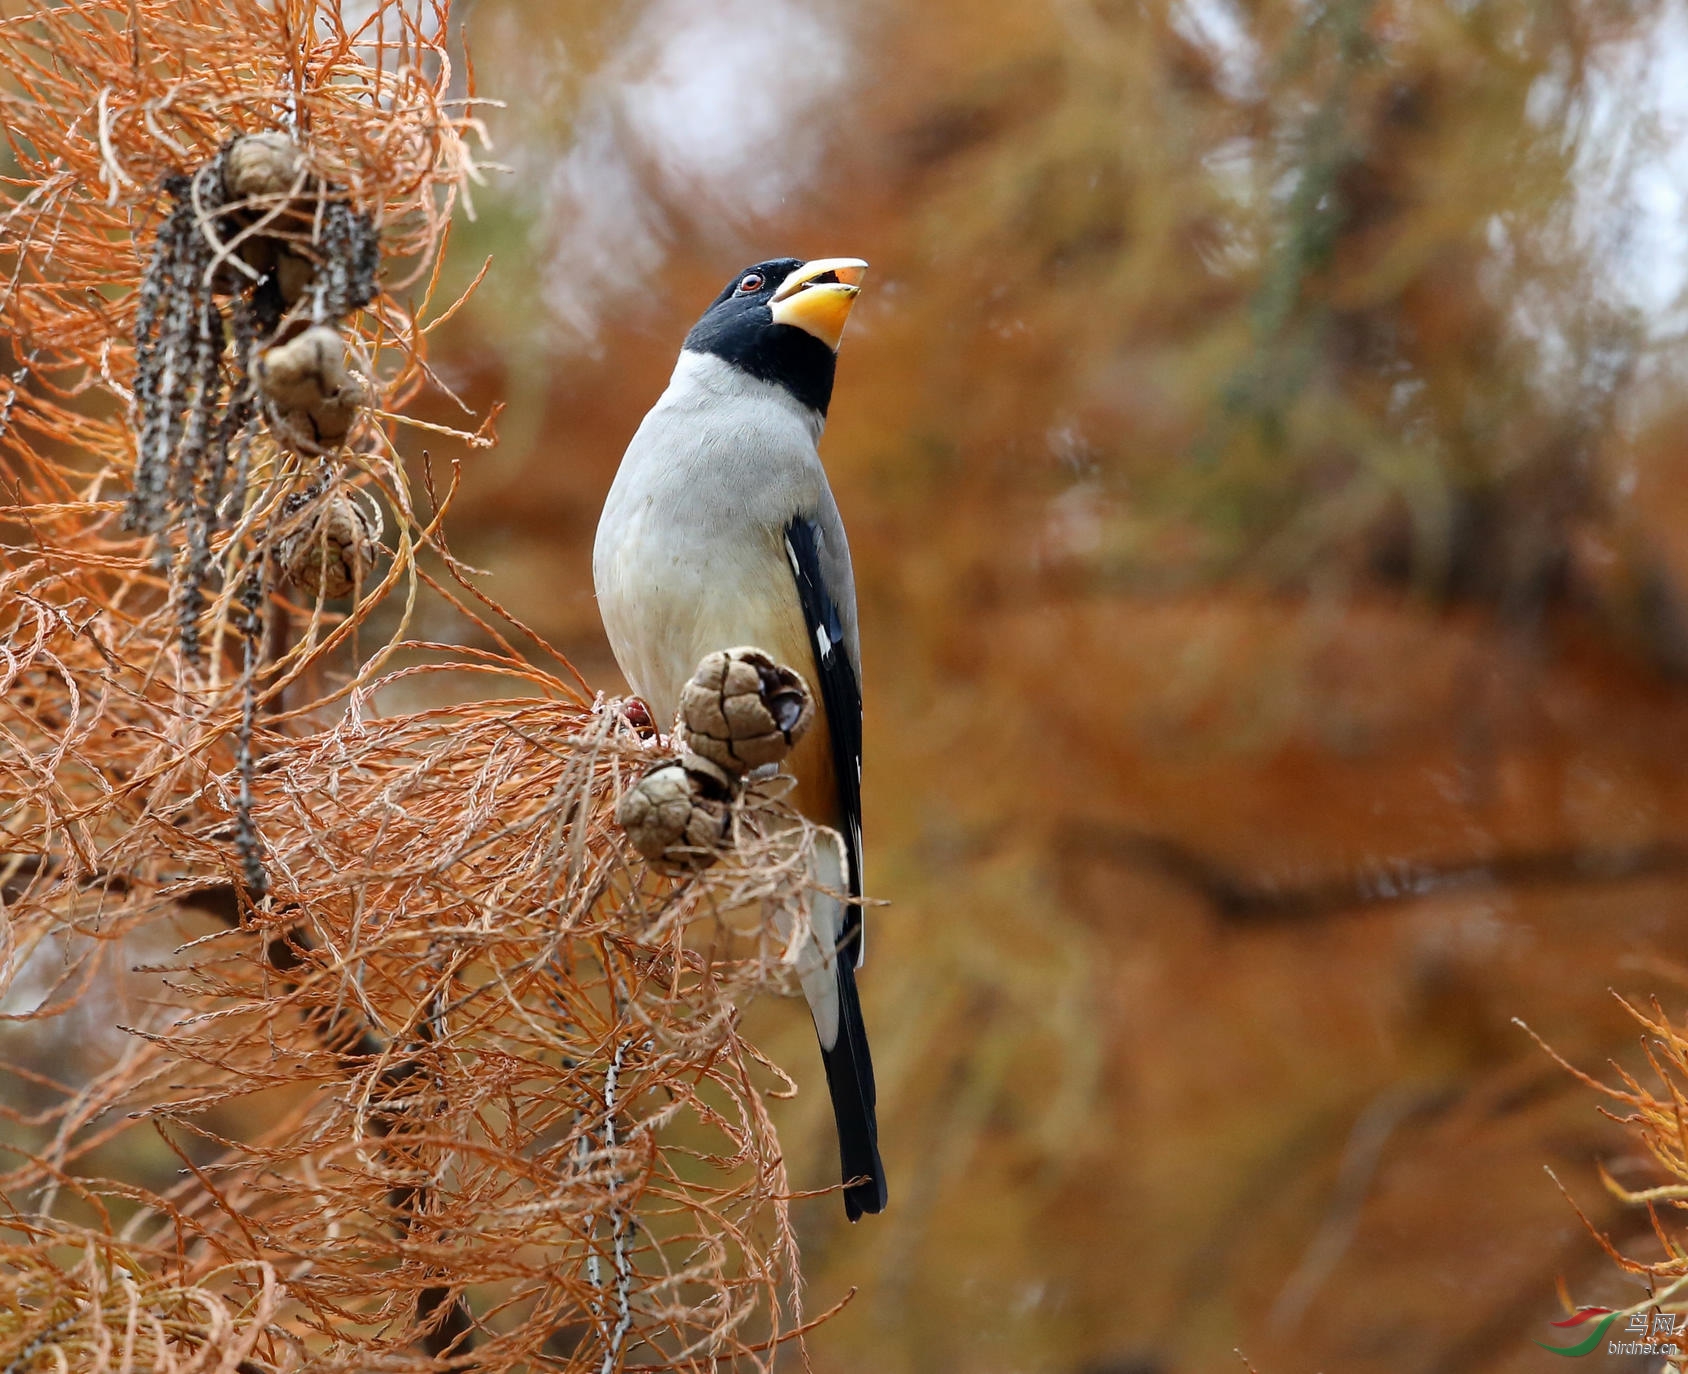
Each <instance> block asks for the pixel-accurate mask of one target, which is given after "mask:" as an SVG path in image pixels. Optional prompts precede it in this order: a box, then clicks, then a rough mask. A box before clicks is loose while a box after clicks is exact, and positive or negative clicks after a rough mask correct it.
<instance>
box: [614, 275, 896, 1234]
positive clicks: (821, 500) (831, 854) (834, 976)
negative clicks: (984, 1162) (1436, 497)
mask: <svg viewBox="0 0 1688 1374" xmlns="http://www.w3.org/2000/svg"><path fill="white" fill-rule="evenodd" d="M866 271H867V264H866V263H865V262H862V261H861V260H860V259H857V258H821V259H817V260H815V261H812V262H801V261H799V260H798V259H796V258H777V259H774V260H773V261H770V262H760V263H757V264H756V266H754V267H747V268H746V269H745V270H744V271H742V272H740V273H739V274H738V275H737V276H736V277H734V278H733V280H732V281H731V282H730V283H728V285H727V288H726V290H724V291H722V292H721V294H720V295H719V296H717V297H716V299H715V302H714V304H712V305H711V306H710V307H709V309H708V310H706V311H704V313H703V318H702V319H700V320H699V321H698V322H697V324H696V325H695V326H693V328H692V331H691V332H690V333H689V334H687V335H686V341H685V344H684V345H683V346H682V348H681V350H680V361H679V363H678V365H676V367H675V369H674V375H673V378H672V379H671V380H670V381H669V384H668V389H667V390H666V391H664V392H663V393H662V397H661V399H659V400H658V401H657V403H656V405H655V406H653V407H652V408H651V411H650V413H649V414H648V415H646V416H645V419H644V422H643V423H642V424H641V425H640V426H639V429H638V432H637V433H636V434H635V435H634V436H633V442H632V443H631V444H629V445H628V447H627V453H626V454H625V456H624V457H623V458H622V460H621V467H620V469H619V470H618V471H617V473H616V476H615V482H614V484H613V485H612V486H611V487H610V493H609V497H608V499H607V500H606V501H605V502H604V513H603V516H602V517H601V518H600V519H599V521H598V537H597V542H596V544H595V546H594V548H593V553H592V576H593V581H594V583H595V584H596V586H597V592H598V607H599V610H600V612H601V613H602V615H603V618H604V628H605V630H606V631H608V633H609V640H610V647H611V648H612V649H613V650H614V651H615V658H616V662H617V663H619V664H620V665H621V670H622V672H623V673H625V674H626V676H627V681H628V683H629V685H630V686H631V687H632V688H633V690H634V692H636V693H637V694H638V695H639V696H641V697H643V698H644V699H645V701H646V702H647V703H648V704H649V706H650V708H651V713H652V715H653V717H654V718H655V720H656V721H657V722H658V723H659V724H666V723H667V722H671V721H672V720H673V719H674V714H675V711H676V709H677V708H678V706H679V700H680V689H681V688H682V687H683V686H684V685H685V682H686V680H687V679H688V678H689V677H690V676H691V674H692V672H693V670H694V669H695V668H696V667H697V664H698V661H699V660H700V659H702V658H703V657H704V656H705V655H707V654H710V653H714V652H715V651H716V650H719V649H728V648H732V647H734V646H737V645H745V644H753V645H756V646H757V647H759V648H762V649H765V650H766V651H767V652H769V653H771V654H772V655H773V656H774V657H775V658H776V659H778V660H779V661H780V662H782V663H788V664H790V665H792V666H793V667H795V668H797V669H799V670H800V671H802V672H803V673H804V675H805V676H809V677H810V680H811V682H813V683H816V684H818V686H819V694H820V700H819V702H818V708H819V709H818V710H817V712H816V722H815V725H814V727H812V728H811V729H810V731H809V732H808V734H806V735H805V736H803V738H802V739H801V740H800V741H799V742H798V745H797V747H796V748H795V749H794V750H793V751H792V754H791V756H790V758H789V759H788V760H787V761H786V764H785V767H786V769H787V771H789V772H791V773H792V774H793V775H794V776H795V778H796V780H797V783H796V787H795V789H794V791H793V794H792V800H793V803H794V805H795V806H796V807H797V809H798V810H799V811H800V812H801V813H802V814H803V815H804V816H806V817H808V818H809V819H810V820H812V821H814V822H816V823H818V824H821V825H826V826H830V827H832V828H833V829H834V830H836V831H837V832H838V833H839V835H841V836H842V837H843V841H844V844H843V854H842V856H841V855H840V854H839V852H838V849H837V847H836V846H835V845H830V844H827V843H825V842H824V839H823V842H822V843H820V844H817V845H816V846H815V851H814V853H815V861H814V872H813V874H812V876H813V879H814V884H815V886H816V888H818V889H830V890H831V891H832V892H839V893H843V892H847V893H849V894H850V895H851V896H852V897H855V898H859V897H860V896H861V894H862V824H861V761H862V698H861V647H860V642H859V639H858V637H857V633H856V584H855V579H854V576H853V575H852V573H851V571H850V547H849V545H848V544H847V543H846V542H845V539H844V523H843V521H842V520H841V519H840V518H839V515H838V506H837V504H836V503H835V502H834V500H833V498H832V489H831V488H830V487H829V486H828V485H827V480H826V470H825V469H824V468H823V467H822V466H821V460H820V454H819V452H818V451H817V448H816V445H817V444H818V442H819V440H820V437H821V429H822V427H823V426H824V425H825V423H826V412H827V406H828V404H829V403H830V401H831V400H832V380H833V373H834V370H835V367H836V364H837V356H838V342H839V339H840V338H841V337H842V336H843V333H844V324H845V321H846V320H847V319H848V318H849V314H850V307H851V306H852V305H853V304H854V303H855V299H856V294H857V292H858V291H859V290H860V289H861V282H862V278H863V276H864V275H865V273H866ZM810 923H811V926H812V932H811V933H812V936H813V939H812V942H805V944H804V947H803V953H802V955H801V957H800V958H799V960H798V965H797V971H798V975H799V978H800V981H801V982H802V985H803V993H804V996H805V998H806V999H807V1000H808V1003H809V1010H810V1012H811V1014H812V1016H813V1018H814V1022H815V1033H816V1035H817V1036H818V1037H819V1039H820V1044H821V1057H822V1059H823V1060H824V1061H825V1063H826V1080H827V1087H828V1090H829V1091H830V1094H831V1097H832V1112H833V1117H834V1119H835V1120H836V1122H837V1125H838V1149H839V1154H840V1157H841V1162H842V1167H843V1177H844V1183H845V1188H844V1208H845V1211H846V1212H847V1213H848V1214H849V1217H850V1220H851V1221H854V1220H856V1218H858V1217H859V1216H861V1214H862V1213H863V1212H877V1211H880V1210H881V1209H882V1208H883V1207H884V1206H885V1169H884V1166H883V1165H882V1164H881V1163H880V1159H879V1126H878V1122H877V1119H876V1117H875V1114H874V1086H873V1060H872V1058H871V1057H870V1056H869V1054H868V1045H867V1032H866V1030H865V1029H864V1028H863V1026H862V1008H861V1002H860V1000H859V998H858V997H857V995H856V969H857V968H858V967H859V966H860V964H861V959H862V912H861V907H860V906H859V905H854V904H850V903H846V902H842V901H839V900H838V899H837V898H834V897H829V896H827V895H826V894H825V892H824V891H814V892H812V893H811V895H810Z"/></svg>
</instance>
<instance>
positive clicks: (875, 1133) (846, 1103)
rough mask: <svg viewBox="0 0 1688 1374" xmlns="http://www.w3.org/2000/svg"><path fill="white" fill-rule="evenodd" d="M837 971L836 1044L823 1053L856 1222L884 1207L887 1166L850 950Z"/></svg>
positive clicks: (848, 1207) (847, 1198) (848, 1204)
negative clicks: (881, 1154) (882, 1159)
mask: <svg viewBox="0 0 1688 1374" xmlns="http://www.w3.org/2000/svg"><path fill="white" fill-rule="evenodd" d="M834 966H835V967H836V969H837V971H838V1043H837V1044H835V1045H834V1046H833V1047H832V1048H831V1049H830V1050H829V1049H827V1048H826V1047H825V1046H822V1048H821V1058H822V1059H824V1060H825V1061H826V1086H827V1090H828V1091H829V1092H830V1093H831V1094H832V1115H833V1119H834V1120H835V1121H837V1123H838V1155H839V1160H840V1162H841V1164H842V1166H843V1177H844V1183H845V1188H844V1210H845V1211H846V1212H847V1213H848V1214H849V1217H850V1220H851V1221H854V1220H856V1218H857V1217H859V1216H861V1214H862V1213H863V1212H879V1211H883V1210H884V1207H885V1166H884V1165H883V1164H881V1163H880V1162H879V1120H878V1118H877V1117H876V1116H875V1115H874V1096H875V1094H874V1088H873V1056H872V1055H871V1054H870V1053H869V1052H868V1048H867V1030H866V1028H865V1027H864V1026H863V1025H862V1004H861V999H860V998H859V997H858V996H857V995H856V970H855V964H854V960H853V959H852V958H851V951H849V950H847V949H846V950H840V951H839V955H838V958H837V959H836V960H835V961H834Z"/></svg>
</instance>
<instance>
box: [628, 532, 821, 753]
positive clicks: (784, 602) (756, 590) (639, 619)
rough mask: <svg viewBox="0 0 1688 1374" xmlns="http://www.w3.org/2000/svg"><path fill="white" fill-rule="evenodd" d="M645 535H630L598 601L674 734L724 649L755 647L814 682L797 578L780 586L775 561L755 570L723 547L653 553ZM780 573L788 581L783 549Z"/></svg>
mask: <svg viewBox="0 0 1688 1374" xmlns="http://www.w3.org/2000/svg"><path fill="white" fill-rule="evenodd" d="M638 533H640V531H638V530H637V529H635V530H633V531H630V534H631V535H632V536H633V537H630V538H627V539H625V540H623V541H622V542H621V544H620V545H619V546H618V547H616V548H615V549H614V550H613V551H612V550H606V551H605V552H606V553H607V554H608V558H607V560H606V564H605V566H604V567H603V568H602V569H601V571H602V572H603V573H604V574H605V575H604V576H603V577H602V578H601V579H600V586H599V589H598V599H599V603H600V609H601V611H602V613H603V618H604V628H605V629H606V630H607V631H608V633H609V638H610V647H611V648H612V649H613V650H614V651H615V657H616V662H617V663H618V664H620V665H621V671H622V672H623V673H624V674H625V675H626V677H627V681H628V685H629V686H630V687H632V689H633V690H634V692H636V693H637V694H638V695H640V696H642V697H643V698H644V699H645V701H646V702H647V703H648V704H649V705H650V708H651V712H652V715H653V716H654V717H655V719H656V720H657V722H658V723H659V724H660V725H661V726H662V727H663V728H664V729H666V728H667V726H668V724H669V723H670V722H672V720H673V718H674V712H675V710H676V709H677V708H678V706H679V703H680V689H681V687H682V686H684V685H685V682H686V679H687V678H689V677H690V676H691V675H692V672H693V670H694V669H696V667H697V665H698V661H699V660H700V659H702V658H703V657H704V656H705V655H706V654H711V653H714V652H715V651H716V650H717V649H730V648H733V647H735V646H737V645H740V644H754V645H756V646H757V647H758V648H762V649H765V650H767V651H768V652H769V653H770V654H772V655H773V656H774V657H775V658H776V659H778V660H779V661H780V662H782V663H789V664H790V665H791V666H792V667H794V668H796V669H797V670H798V671H799V672H801V673H802V674H803V675H804V676H805V677H806V678H808V679H809V680H810V682H811V683H813V680H814V671H813V651H812V650H811V648H810V646H809V638H808V631H807V628H806V627H805V626H804V624H803V619H802V612H801V609H800V607H799V605H798V603H797V598H796V596H795V595H794V594H793V588H792V587H791V585H790V583H789V574H787V581H786V583H785V585H770V579H769V577H768V576H767V569H768V567H769V566H770V562H769V560H767V559H766V558H765V557H764V558H761V559H752V560H745V562H753V563H754V564H755V571H752V569H751V568H750V567H747V566H745V562H741V561H740V560H739V559H737V558H734V557H732V556H730V555H729V556H721V555H720V554H719V550H720V549H721V548H722V547H723V545H722V544H720V543H716V544H715V545H714V547H715V549H716V550H717V556H716V557H714V558H706V557H703V556H702V555H701V552H694V551H693V550H690V549H687V548H675V547H674V546H673V544H672V543H670V544H669V545H668V547H666V548H653V547H651V545H650V543H649V542H648V541H646V540H643V539H640V538H638V537H637V535H638ZM753 538H760V539H763V540H765V539H766V538H767V536H766V535H760V536H753ZM725 547H729V548H731V547H734V546H733V545H732V544H730V543H729V544H727V545H725ZM737 547H739V548H741V549H743V548H744V547H745V545H744V544H743V543H740V544H739V545H737ZM746 552H748V550H746ZM771 566H772V567H773V568H774V569H775V570H776V574H784V573H786V568H787V564H786V561H785V555H784V551H783V550H780V551H779V561H778V562H777V563H772V565H771Z"/></svg>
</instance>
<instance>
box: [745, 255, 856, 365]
mask: <svg viewBox="0 0 1688 1374" xmlns="http://www.w3.org/2000/svg"><path fill="white" fill-rule="evenodd" d="M866 275H867V264H866V263H865V262H863V261H862V260H861V259H860V258H816V259H815V260H814V261H813V262H806V263H804V264H803V265H802V266H801V267H799V268H798V269H797V270H796V271H795V272H793V273H792V274H791V275H790V276H789V277H787V278H786V279H785V280H784V281H783V282H781V283H780V285H779V290H777V291H775V292H774V295H773V300H772V302H771V303H770V305H769V307H768V308H769V309H770V310H771V311H772V312H773V316H774V323H775V324H789V325H793V326H795V327H796V328H798V329H801V330H803V331H805V332H806V333H809V334H813V335H814V336H815V337H816V338H817V339H819V340H820V341H821V342H822V343H823V344H825V345H826V346H827V347H828V348H830V349H832V350H833V351H834V352H837V351H838V341H839V340H840V339H842V338H843V337H844V322H845V321H846V320H848V319H849V318H850V307H851V306H852V305H854V304H855V303H856V295H857V293H858V292H859V291H860V290H861V289H862V278H863V277H865V276H866Z"/></svg>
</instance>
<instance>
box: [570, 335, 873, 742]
mask: <svg viewBox="0 0 1688 1374" xmlns="http://www.w3.org/2000/svg"><path fill="white" fill-rule="evenodd" d="M819 431H820V417H819V416H818V415H815V414H814V413H813V412H812V411H808V410H807V409H806V408H805V407H803V406H801V405H800V404H799V403H797V402H796V401H795V399H794V398H792V397H791V396H790V395H789V393H787V392H785V391H784V390H783V389H781V388H778V387H775V386H771V385H770V384H768V383H765V382H761V381H759V380H757V379H756V378H754V377H751V376H749V375H748V374H746V373H742V372H740V371H739V370H738V369H737V368H734V367H732V366H731V365H730V364H728V363H725V362H723V361H721V360H720V359H718V358H713V357H708V356H705V355H700V354H692V353H682V354H681V357H680V364H679V366H678V367H677V368H676V369H675V373H674V379H673V381H672V382H671V383H670V385H669V388H668V390H667V391H666V392H664V393H663V396H662V399H661V400H659V401H658V402H657V404H656V406H655V407H653V408H652V410H651V412H650V413H649V414H648V415H646V417H645V419H644V422H643V423H642V424H641V425H640V426H639V430H638V432H637V433H636V434H635V435H634V436H633V441H632V443H631V444H630V445H629V446H628V449H627V453H626V455H625V456H624V457H623V458H622V460H621V467H620V469H619V470H618V471H617V473H616V478H615V482H614V484H613V485H612V486H611V488H610V493H609V497H608V499H607V500H606V502H605V504H604V513H603V516H602V518H601V519H600V520H599V522H598V535H597V540H596V543H595V545H594V548H593V559H592V571H593V581H594V583H595V584H596V588H597V593H598V602H599V609H600V611H601V613H602V616H603V621H604V628H605V630H606V631H607V632H608V634H609V639H610V647H611V648H612V649H613V650H614V652H615V656H616V661H617V662H618V663H619V664H620V665H621V670H622V672H623V673H624V674H625V675H626V676H627V679H628V682H629V684H630V685H631V686H632V688H633V690H634V691H635V692H637V693H638V694H639V695H641V696H643V697H644V698H645V699H646V700H647V701H648V702H649V703H650V706H651V708H652V710H653V711H654V712H655V713H656V716H657V719H658V721H660V722H666V721H667V720H668V719H669V718H670V717H671V716H672V713H673V711H674V708H675V706H676V705H677V703H678V698H679V691H680V687H681V685H682V684H683V683H684V682H685V680H686V678H687V677H689V676H690V675H691V672H692V669H693V668H695V667H696V666H697V662H698V660H699V659H700V658H702V657H703V655H704V654H707V653H710V652H712V651H714V650H716V649H721V648H727V647H730V646H732V645H735V644H745V643H761V644H762V645H763V647H765V648H767V649H768V650H769V651H770V652H773V653H775V654H776V655H778V654H788V655H789V654H791V653H792V652H793V649H794V647H798V648H800V647H802V645H803V644H804V643H805V640H804V638H803V627H802V620H801V608H800V607H799V606H798V604H797V600H796V593H795V589H794V587H793V584H792V581H791V574H790V571H789V568H788V566H787V563H786V555H785V549H784V531H785V527H786V525H787V523H788V522H789V521H790V519H791V517H792V516H793V515H795V514H798V513H803V514H808V515H811V516H813V517H815V518H817V519H821V520H824V522H825V524H826V525H827V526H829V527H830V528H831V529H833V530H835V531H836V535H835V541H836V545H837V547H838V548H839V549H840V550H843V528H842V525H841V524H840V523H839V521H838V515H837V509H836V506H835V505H834V503H833V500H832V494H831V492H830V490H828V488H827V483H826V474H825V471H824V470H823V469H822V467H821V463H820V458H819V456H818V454H817V453H816V449H815V442H816V439H817V438H818V436H819ZM842 556H843V558H844V559H845V567H846V576H847V568H848V558H849V554H848V552H847V550H844V551H843V555H842ZM850 602H851V604H850V630H851V633H852V635H853V633H854V619H855V617H854V610H855V607H854V597H853V596H851V597H850ZM793 639H795V645H794V644H793V643H792V642H791V641H792V640H793ZM782 640H783V641H786V642H778V641H782ZM770 641H772V642H770ZM788 661H789V660H788Z"/></svg>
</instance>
